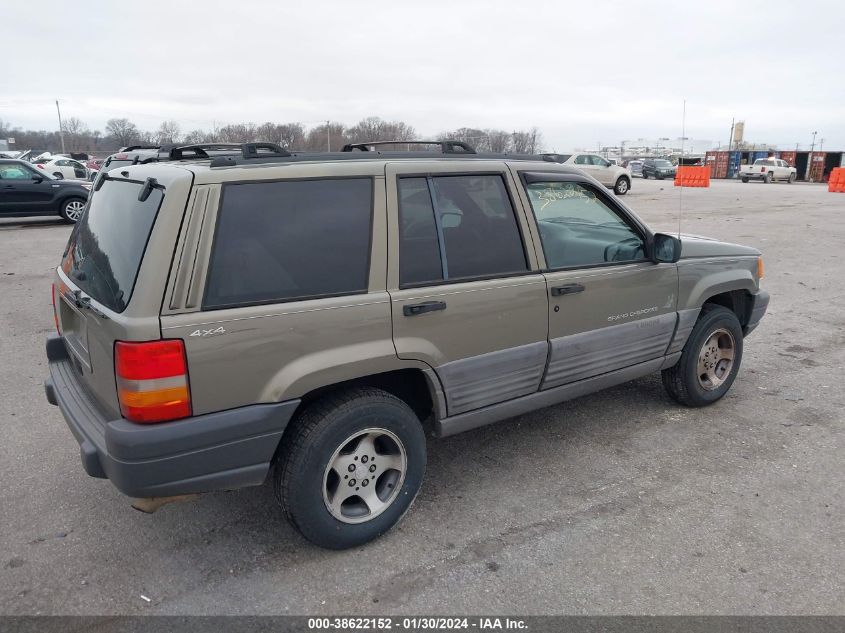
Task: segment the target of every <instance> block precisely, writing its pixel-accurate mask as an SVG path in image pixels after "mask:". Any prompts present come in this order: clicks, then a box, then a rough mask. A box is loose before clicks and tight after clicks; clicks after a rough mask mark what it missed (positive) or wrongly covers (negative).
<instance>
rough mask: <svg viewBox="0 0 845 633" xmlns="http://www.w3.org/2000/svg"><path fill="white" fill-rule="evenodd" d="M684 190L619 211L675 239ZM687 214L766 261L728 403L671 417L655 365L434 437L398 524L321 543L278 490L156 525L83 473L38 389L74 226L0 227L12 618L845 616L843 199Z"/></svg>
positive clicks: (822, 197)
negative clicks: (359, 539) (297, 527)
mask: <svg viewBox="0 0 845 633" xmlns="http://www.w3.org/2000/svg"><path fill="white" fill-rule="evenodd" d="M679 199H680V191H679V190H678V189H676V188H674V187H673V186H672V183H671V181H662V182H661V181H651V180H650V181H647V182H644V181H642V180H639V179H637V180H635V181H634V183H633V190H632V191H631V193H630V194H629V195H627V196H625V197H624V198H623V200H624V202H625V203H627V204H628V205H629V206H630V207H632V208H633V209H634V210H635V211H636V212H638V213H639V214H640V215H641V216H642V217H643V218H644V219H645V220H646V221H647V222H649V223H650V224H651V226H652V227H653V228H658V229H663V230H677V226H678V205H679ZM682 225H683V230H684V231H685V232H689V233H695V234H701V235H710V236H713V237H717V238H720V239H724V240H728V241H736V242H739V243H743V244H750V245H753V246H755V247H758V248H760V249H761V250H762V251H763V252H764V254H765V264H766V277H765V280H764V283H763V285H764V288H765V289H767V290H768V291H769V292H771V294H772V302H771V304H770V307H769V313H768V315H767V316H766V317H765V318H764V319H763V322H762V324H761V325H760V327H759V328H758V329H757V330H756V331H755V332H754V333H753V334H752V335H751V336H750V337H749V338H748V339H747V340H746V348H745V355H744V358H743V367H742V370H741V372H740V375H739V378H738V379H737V381H736V383H735V384H734V386H733V389H732V390H731V391H730V393H729V394H728V396H727V397H726V398H725V399H723V400H722V401H720V402H719V403H717V404H715V405H713V406H711V407H708V408H704V409H686V408H682V407H680V406H677V405H675V404H674V403H673V402H672V401H670V400H669V398H668V396H667V395H666V394H665V393H664V391H663V387H662V385H661V383H660V377H659V375H658V374H655V375H653V376H649V377H647V378H644V379H641V380H637V381H635V382H632V383H629V384H627V385H623V386H620V387H617V388H614V389H611V390H609V391H605V392H602V393H598V394H594V395H591V396H587V397H583V398H581V399H579V400H576V401H573V402H569V403H564V404H562V405H559V406H556V407H552V408H548V409H544V410H541V411H537V412H535V413H531V414H528V415H524V416H521V417H519V418H515V419H513V420H510V421H507V422H502V423H499V424H498V425H494V426H490V427H487V428H482V429H479V430H475V431H472V432H469V433H465V434H463V435H458V436H455V437H452V438H448V439H445V440H437V439H431V440H430V441H429V446H428V450H429V465H428V472H427V476H426V481H425V483H424V485H423V489H422V492H421V494H420V496H419V498H418V499H417V502H416V503H415V504H414V506H413V507H412V509H411V511H410V512H409V513H408V515H407V516H406V518H405V520H404V521H403V523H401V524H400V526H399V528H398V529H396V530H394V531H393V532H391V533H389V534H387V535H386V536H384V537H383V538H381V539H379V540H377V541H376V542H373V543H371V544H369V545H367V546H365V547H361V548H357V549H354V550H350V551H345V552H330V551H325V550H321V549H318V548H316V547H314V546H312V545H310V544H309V543H308V542H306V541H305V540H303V539H302V538H301V537H299V536H298V535H297V534H296V533H295V532H294V531H293V530H292V529H291V528H290V527H289V526H288V525H287V523H286V522H285V520H284V517H283V515H282V512H281V510H280V509H279V508H278V507H277V505H276V502H275V499H274V497H273V494H272V489H271V487H270V486H269V485H265V486H263V487H258V488H251V489H247V490H242V491H237V492H228V493H217V494H209V495H204V496H201V497H200V498H198V499H196V500H194V501H190V502H183V503H176V504H171V505H168V506H166V507H164V508H162V509H161V510H159V511H158V512H157V513H155V514H153V515H145V514H141V513H139V512H137V511H136V510H133V509H132V508H131V507H130V505H129V500H128V499H127V498H125V497H123V496H122V495H121V494H120V493H118V492H117V490H115V489H114V488H113V487H112V485H111V484H110V483H109V482H108V481H105V480H96V479H91V478H89V477H88V476H87V475H86V474H85V473H84V472H83V470H82V466H81V465H80V461H79V451H78V447H77V444H76V442H75V441H74V439H73V437H72V436H71V433H70V431H69V430H68V428H67V427H66V425H65V423H64V421H63V419H62V417H61V414H60V413H59V411H58V409H57V408H55V407H51V406H50V405H48V404H47V402H46V400H45V399H44V393H43V389H42V381H43V379H44V377H45V373H46V359H45V355H44V339H45V337H46V336H47V335H48V334H49V333H50V332H51V331H53V316H52V309H51V305H50V281H51V270H52V268H53V267H54V266H55V265H56V264H57V263H58V259H59V256H60V254H61V251H62V248H63V246H64V244H65V242H66V240H67V237H68V234H69V233H70V228H69V227H68V226H67V225H65V224H61V223H60V222H58V221H55V220H53V219H5V220H0V359H1V360H2V363H0V424H2V427H0V428H2V441H0V513H2V521H0V531H1V532H0V613H3V614H35V613H40V614H142V613H143V614H245V613H261V614H265V613H266V614H287V613H291V614H293V613H297V614H329V613H331V614H338V613H348V614H370V615H376V614H404V613H417V614H421V613H436V614H443V615H454V614H505V613H507V614H810V613H813V614H842V613H845V521H843V517H845V512H844V511H843V510H845V508H844V507H843V501H845V432H844V429H845V381H843V376H845V372H844V371H843V370H845V281H843V279H844V278H845V195H842V194H834V193H828V191H827V189H826V187H823V186H820V185H810V184H795V185H787V184H771V185H766V184H757V183H750V184H741V183H739V182H733V181H714V182H713V183H712V186H711V188H709V189H687V190H684V192H683V222H682Z"/></svg>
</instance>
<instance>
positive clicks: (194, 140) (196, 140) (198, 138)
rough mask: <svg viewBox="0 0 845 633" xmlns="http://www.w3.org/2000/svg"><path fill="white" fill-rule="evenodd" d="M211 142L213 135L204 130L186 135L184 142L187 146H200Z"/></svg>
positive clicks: (192, 131) (193, 131)
mask: <svg viewBox="0 0 845 633" xmlns="http://www.w3.org/2000/svg"><path fill="white" fill-rule="evenodd" d="M210 140H211V133H210V132H206V131H204V130H191V131H190V132H188V133H187V134H185V138H183V139H182V142H183V143H185V145H198V144H200V143H207V142H209V141H210Z"/></svg>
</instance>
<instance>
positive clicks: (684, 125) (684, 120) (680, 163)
mask: <svg viewBox="0 0 845 633" xmlns="http://www.w3.org/2000/svg"><path fill="white" fill-rule="evenodd" d="M686 138H687V100H686V99H684V112H683V115H681V157H680V158H679V159H678V167H682V166H683V164H684V141H685V140H686ZM678 189H680V190H681V191H680V193H679V194H678V239H679V240H680V239H681V215H682V214H683V210H684V188H683V187H678Z"/></svg>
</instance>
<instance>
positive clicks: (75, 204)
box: [59, 198, 85, 224]
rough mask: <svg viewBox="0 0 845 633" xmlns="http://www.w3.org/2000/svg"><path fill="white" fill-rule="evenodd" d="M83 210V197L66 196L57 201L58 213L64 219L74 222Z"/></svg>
mask: <svg viewBox="0 0 845 633" xmlns="http://www.w3.org/2000/svg"><path fill="white" fill-rule="evenodd" d="M84 210H85V199H84V198H67V199H65V200H62V201H61V202H60V203H59V215H61V216H62V218H63V219H64V220H65V222H70V223H72V224H75V223H76V222H78V221H79V218H81V217H82V212H83V211H84Z"/></svg>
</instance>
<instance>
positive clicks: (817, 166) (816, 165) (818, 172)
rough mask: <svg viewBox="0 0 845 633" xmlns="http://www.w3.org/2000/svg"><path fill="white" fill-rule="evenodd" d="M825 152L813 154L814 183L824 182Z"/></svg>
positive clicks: (811, 178) (811, 171)
mask: <svg viewBox="0 0 845 633" xmlns="http://www.w3.org/2000/svg"><path fill="white" fill-rule="evenodd" d="M825 156H826V153H825V152H813V154H812V158H811V159H810V180H811V181H813V182H824V159H825Z"/></svg>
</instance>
